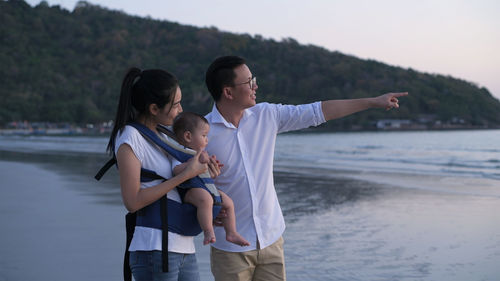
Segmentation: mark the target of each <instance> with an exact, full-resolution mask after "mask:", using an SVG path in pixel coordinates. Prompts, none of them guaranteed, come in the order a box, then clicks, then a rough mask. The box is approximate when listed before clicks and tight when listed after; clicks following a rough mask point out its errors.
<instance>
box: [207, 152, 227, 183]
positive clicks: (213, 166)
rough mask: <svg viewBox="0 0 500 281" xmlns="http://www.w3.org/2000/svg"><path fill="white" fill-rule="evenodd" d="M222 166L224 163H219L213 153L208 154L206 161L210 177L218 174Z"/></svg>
mask: <svg viewBox="0 0 500 281" xmlns="http://www.w3.org/2000/svg"><path fill="white" fill-rule="evenodd" d="M223 166H224V165H223V164H221V163H220V162H219V160H217V158H216V157H215V155H212V156H210V158H209V161H208V171H209V173H210V176H211V177H212V178H216V177H217V176H219V175H220V168H222V167H223Z"/></svg>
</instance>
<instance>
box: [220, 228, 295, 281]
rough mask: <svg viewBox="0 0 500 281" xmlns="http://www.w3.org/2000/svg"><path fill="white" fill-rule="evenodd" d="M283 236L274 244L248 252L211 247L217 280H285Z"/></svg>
mask: <svg viewBox="0 0 500 281" xmlns="http://www.w3.org/2000/svg"><path fill="white" fill-rule="evenodd" d="M283 243H284V241H283V237H280V239H278V241H276V242H274V243H273V244H272V245H270V246H268V247H266V248H264V249H257V250H252V251H248V252H226V251H222V250H219V249H216V248H214V247H211V249H210V265H211V268H212V274H213V275H214V277H215V281H235V280H239V281H275V280H276V281H278V280H279V281H285V280H286V276H285V255H284V251H283Z"/></svg>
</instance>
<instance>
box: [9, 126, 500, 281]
mask: <svg viewBox="0 0 500 281" xmlns="http://www.w3.org/2000/svg"><path fill="white" fill-rule="evenodd" d="M107 141H108V140H107V138H106V137H94V136H92V137H88V136H5V135H4V136H0V176H1V177H2V178H3V181H2V183H1V186H2V193H4V195H6V196H3V199H0V203H1V205H0V225H2V226H3V227H2V232H1V233H0V249H2V250H0V281H3V280H27V279H26V278H30V279H31V280H88V279H89V278H93V280H104V279H106V280H120V279H121V258H122V255H123V248H124V245H123V244H124V240H125V237H124V222H123V216H124V215H125V213H126V210H125V208H124V207H123V205H122V202H121V196H120V187H119V181H118V174H117V172H116V171H115V170H114V169H112V171H111V172H110V173H108V174H106V175H105V176H104V178H103V179H102V180H101V181H100V182H97V181H96V180H94V179H93V175H94V174H95V173H96V172H97V170H98V169H99V168H100V167H101V166H102V165H103V164H104V163H105V162H106V160H107V159H108V156H107V155H106V153H105V148H106V144H107ZM274 159H275V162H274V178H275V186H276V191H277V193H278V198H279V201H280V205H281V208H282V211H283V214H284V217H285V221H286V226H287V227H286V230H285V233H284V235H283V237H284V239H285V260H286V272H287V279H288V280H290V281H298V280H318V281H320V280H351V281H356V280H370V281H373V280H436V281H438V280H439V281H448V280H449V281H452V280H453V281H475V280H477V281H480V280H481V281H482V280H491V281H495V280H500V130H474V131H404V132H402V131H391V132H299V133H285V134H280V135H278V138H277V142H276V150H275V157H274ZM19 175H20V176H19ZM42 179H43V180H42ZM23 183H25V184H24V186H25V187H23ZM33 183H37V184H36V185H37V188H38V189H37V190H36V191H35V192H27V191H23V190H30V188H32V187H31V185H33ZM38 186H42V187H38ZM22 192H24V193H22ZM58 194H59V195H58ZM58 196H60V197H58ZM61 201H64V203H65V204H60V202H61ZM28 203H29V206H32V209H33V211H32V212H30V213H29V214H27V212H24V210H25V209H26V208H27V207H26V206H27V204H28ZM33 206H34V207H33ZM72 206H78V207H73V208H72ZM47 208H48V209H51V208H53V209H54V210H53V211H51V212H50V213H49V212H48V211H46V209H47ZM45 212H46V214H45ZM87 217H91V218H92V219H85V218H87ZM58 218H59V219H58ZM42 221H43V223H42ZM27 222H28V223H27ZM4 227H5V228H4ZM30 227H31V228H30ZM19 233H23V235H20V234H19ZM31 233H33V234H31ZM92 233H99V235H95V234H92ZM30 235H31V236H30ZM59 235H60V236H59ZM55 237H56V238H55ZM57 237H65V239H62V238H57ZM32 240H34V241H40V242H41V243H37V242H34V241H32ZM44 241H45V243H44ZM74 241H80V242H79V243H75V242H74ZM195 243H196V247H197V258H198V263H199V266H200V272H201V279H202V280H203V281H209V280H213V277H212V276H211V274H210V262H209V247H207V246H202V242H201V239H200V237H197V238H196V240H195ZM40 244H43V245H44V246H43V245H40ZM47 244H48V245H51V247H49V246H47ZM75 244H78V245H75ZM96 245H97V246H96ZM40 252H41V253H40ZM69 253H71V257H72V258H73V259H77V261H78V262H75V263H72V262H69V261H67V260H68V255H69ZM40 254H43V255H42V256H41V257H37V255H40ZM82 267H83V269H82ZM87 267H88V268H87ZM55 272H57V274H56V273H55ZM76 273H77V274H76ZM68 278H70V279H68Z"/></svg>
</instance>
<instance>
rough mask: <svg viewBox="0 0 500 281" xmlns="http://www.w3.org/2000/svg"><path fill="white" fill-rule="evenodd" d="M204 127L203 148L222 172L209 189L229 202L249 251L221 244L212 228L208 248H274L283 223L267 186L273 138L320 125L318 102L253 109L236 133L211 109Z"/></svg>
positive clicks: (223, 241) (219, 232) (271, 189)
mask: <svg viewBox="0 0 500 281" xmlns="http://www.w3.org/2000/svg"><path fill="white" fill-rule="evenodd" d="M206 118H207V120H208V122H209V123H210V132H209V134H208V138H209V141H208V146H207V148H206V150H207V152H208V153H209V154H210V155H212V154H213V155H216V156H217V159H219V160H220V162H221V163H222V164H224V167H222V171H221V174H220V175H219V176H218V177H217V178H215V185H216V186H217V187H218V188H219V189H220V190H222V191H224V192H225V193H226V194H227V195H228V196H229V197H231V198H232V200H233V202H234V207H235V213H236V228H237V230H238V232H239V233H240V234H241V235H243V237H245V239H247V240H248V241H249V242H250V243H251V246H248V247H241V246H238V245H235V244H232V243H230V242H227V241H226V236H225V231H224V229H223V228H222V227H216V228H215V234H216V238H217V241H216V242H215V243H214V244H213V246H214V247H216V248H218V249H221V250H225V251H230V252H245V251H250V250H254V249H256V248H257V240H258V242H259V244H260V248H265V247H267V246H269V245H271V244H272V243H274V242H276V241H277V240H278V239H279V238H280V237H281V235H282V234H283V232H284V230H285V220H284V219H283V214H282V212H281V207H280V205H279V202H278V197H277V195H276V190H275V188H274V180H273V159H274V147H275V143H276V135H277V134H278V133H281V132H286V131H292V130H298V129H303V128H307V127H310V126H317V125H319V124H321V123H323V122H325V117H324V116H323V111H322V109H321V102H316V103H312V104H304V105H281V104H269V103H259V104H257V105H255V106H253V107H251V108H249V109H246V110H245V112H244V114H243V117H242V119H241V120H240V123H239V126H238V128H236V127H235V126H234V125H233V124H231V123H229V122H227V121H226V120H225V119H224V117H222V115H221V114H220V112H219V111H218V110H217V108H216V106H215V105H214V107H213V110H212V112H210V113H209V114H208V115H206Z"/></svg>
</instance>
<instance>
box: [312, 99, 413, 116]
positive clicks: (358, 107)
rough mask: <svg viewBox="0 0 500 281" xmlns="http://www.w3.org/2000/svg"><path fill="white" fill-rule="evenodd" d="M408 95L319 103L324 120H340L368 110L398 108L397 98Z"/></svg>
mask: <svg viewBox="0 0 500 281" xmlns="http://www.w3.org/2000/svg"><path fill="white" fill-rule="evenodd" d="M406 95H408V93H407V92H405V93H388V94H385V95H381V96H378V97H373V98H363V99H350V100H328V101H323V102H321V109H322V110H323V115H324V116H325V120H326V121H328V120H332V119H337V118H341V117H344V116H347V115H351V114H353V113H356V112H359V111H363V110H366V109H369V108H385V109H386V110H389V109H391V108H398V107H399V100H398V98H399V97H402V96H406Z"/></svg>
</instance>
